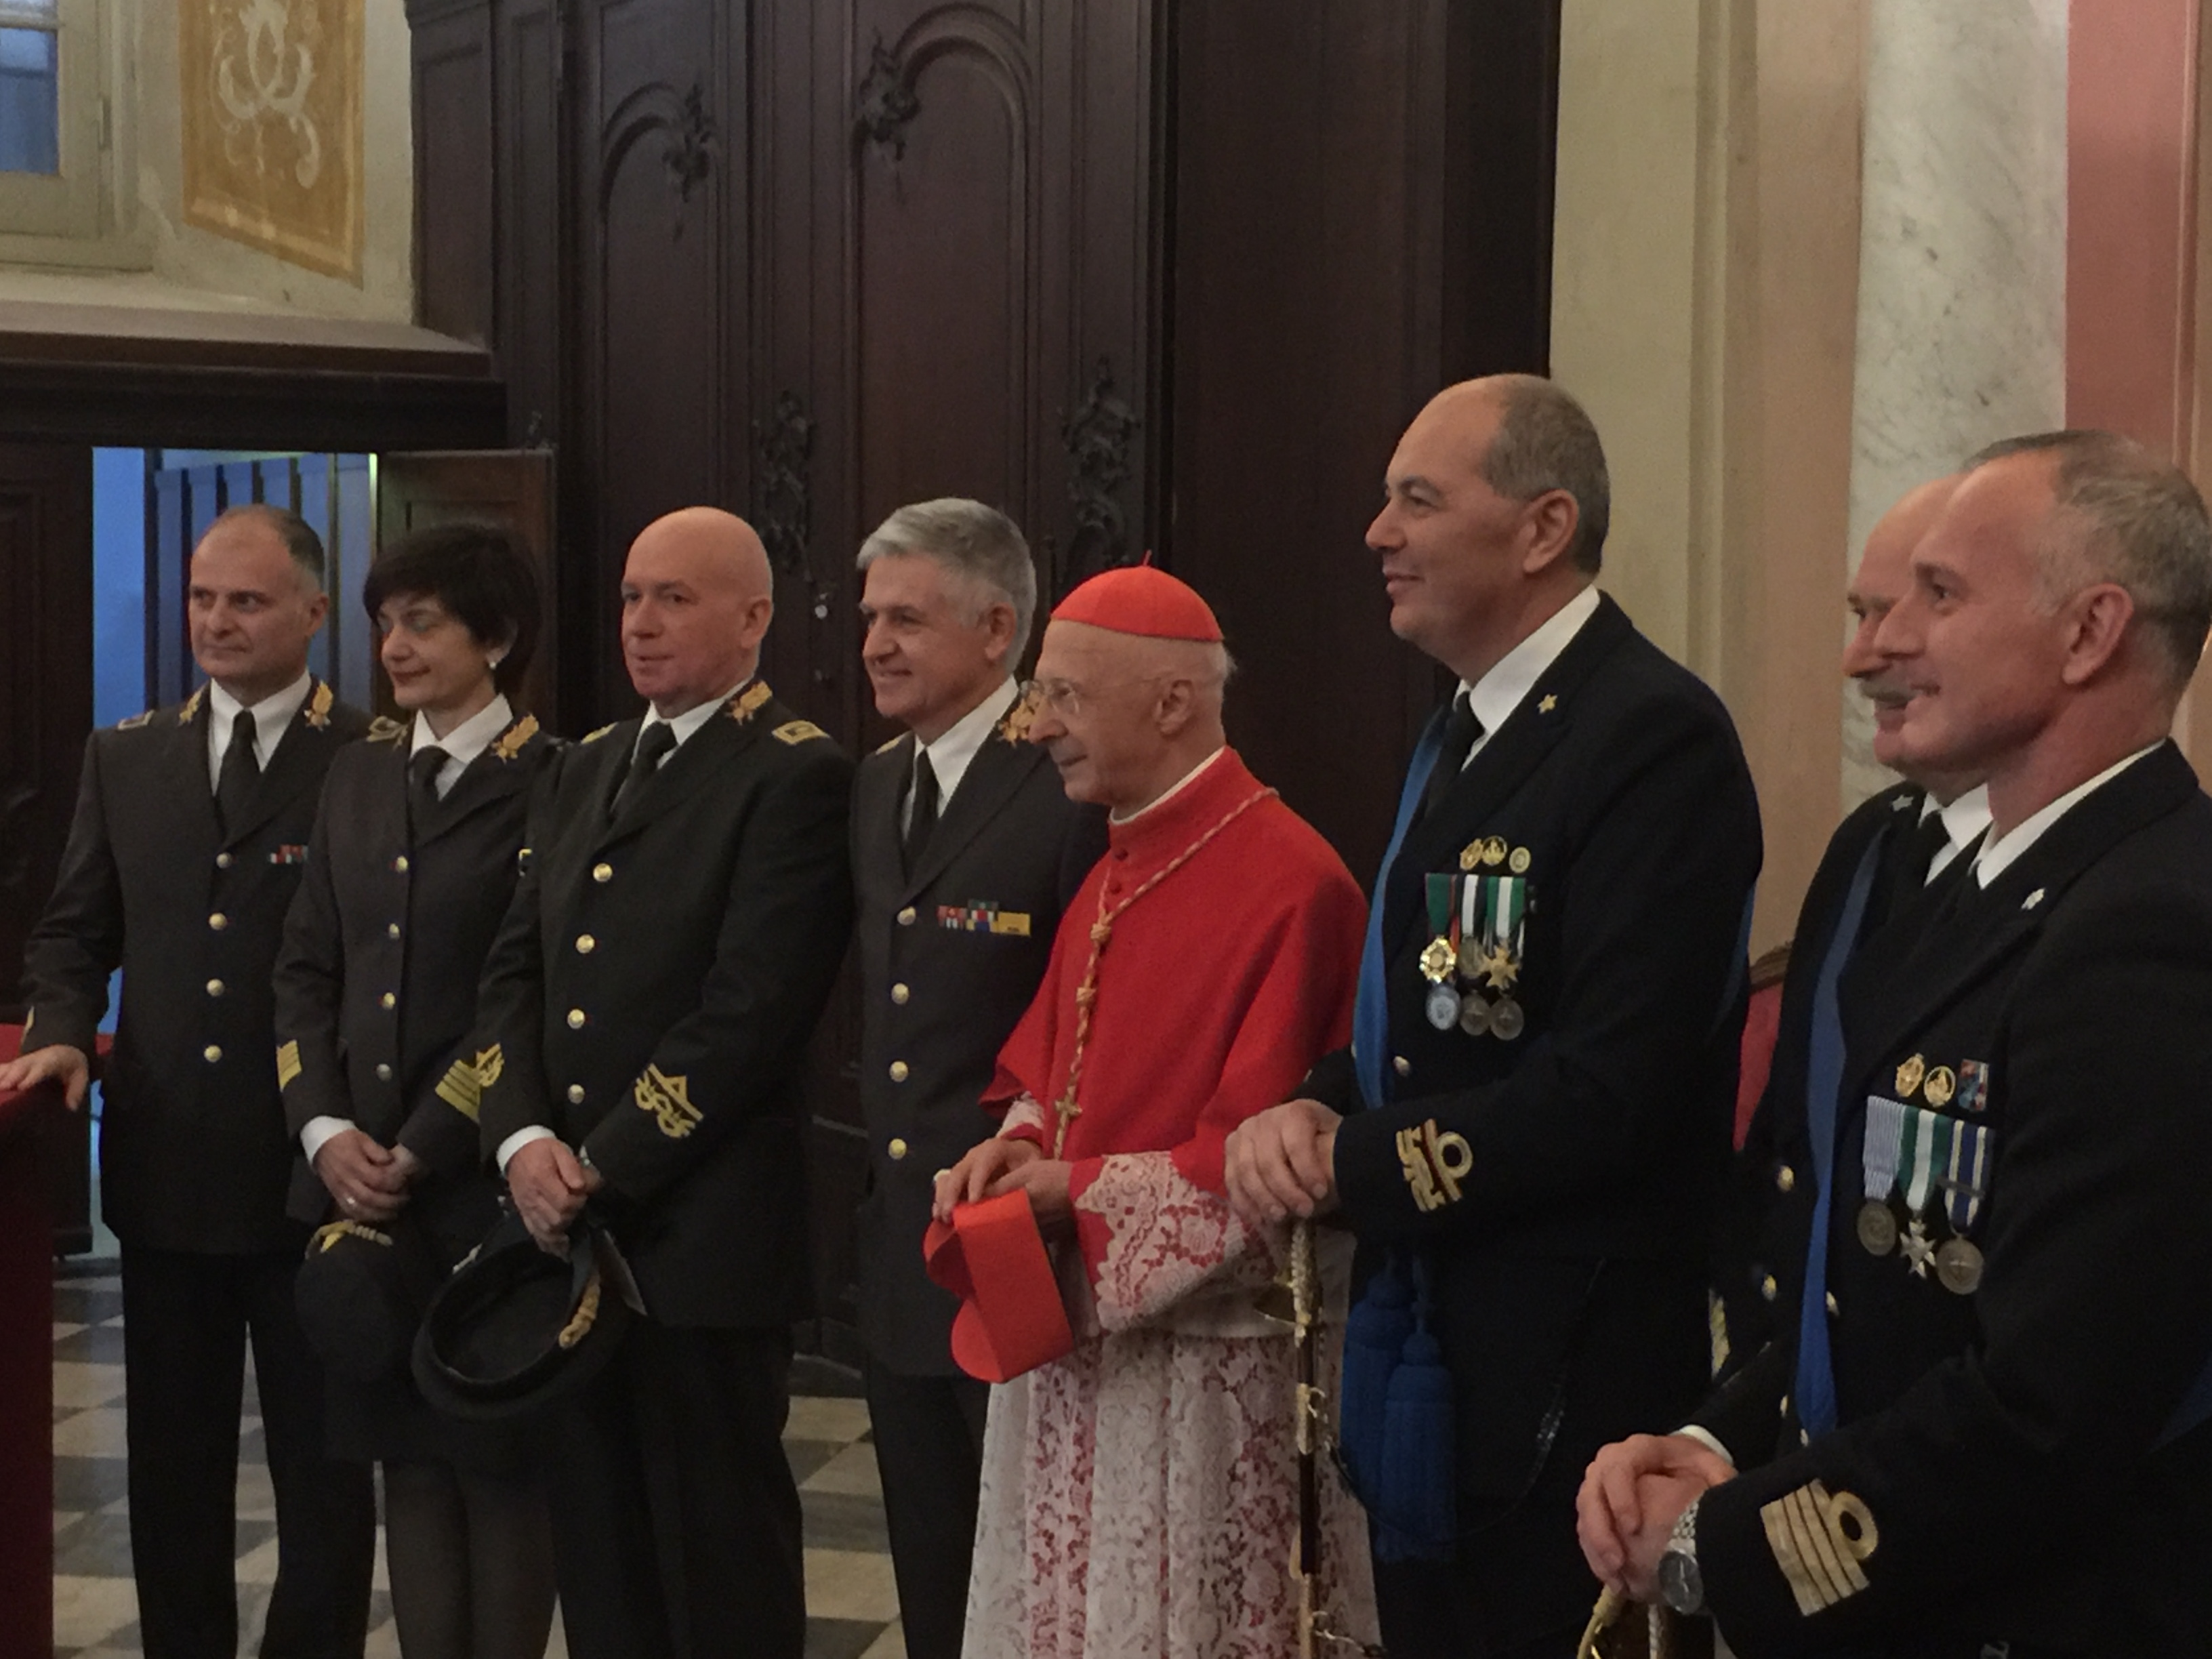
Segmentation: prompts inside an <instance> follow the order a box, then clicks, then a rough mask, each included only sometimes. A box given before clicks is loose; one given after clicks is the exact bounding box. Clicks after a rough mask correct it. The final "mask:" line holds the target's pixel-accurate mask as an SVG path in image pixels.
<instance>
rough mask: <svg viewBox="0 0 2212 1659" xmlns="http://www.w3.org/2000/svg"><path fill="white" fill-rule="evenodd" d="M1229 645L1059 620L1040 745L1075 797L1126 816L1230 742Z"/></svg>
mask: <svg viewBox="0 0 2212 1659" xmlns="http://www.w3.org/2000/svg"><path fill="white" fill-rule="evenodd" d="M1231 667H1232V665H1231V661H1230V659H1229V652H1228V649H1227V647H1225V646H1222V645H1220V644H1218V643H1209V642H1206V641H1199V640H1163V639H1154V638H1152V637H1151V636H1149V635H1139V634H1122V633H1117V632H1115V631H1114V630H1113V629H1105V628H1097V627H1094V626H1092V625H1091V623H1079V622H1054V623H1050V624H1048V626H1047V627H1046V629H1045V630H1044V645H1043V648H1042V650H1041V651H1040V653H1038V656H1037V668H1036V678H1037V684H1038V685H1039V686H1040V687H1041V688H1042V697H1041V701H1040V705H1039V707H1038V708H1037V710H1036V720H1034V722H1033V723H1032V724H1031V726H1030V738H1031V740H1032V741H1034V742H1037V743H1041V744H1044V745H1045V747H1046V748H1047V749H1048V750H1050V751H1051V754H1052V758H1053V763H1054V765H1055V766H1057V767H1058V768H1059V769H1060V784H1061V787H1064V788H1065V789H1066V791H1067V793H1068V796H1069V798H1070V799H1074V800H1081V801H1092V802H1097V803H1099V804H1102V805H1105V806H1108V807H1109V808H1111V809H1112V810H1113V811H1114V812H1115V814H1116V815H1118V816H1121V817H1127V816H1128V815H1129V814H1130V813H1132V812H1136V811H1141V810H1143V809H1144V808H1145V807H1146V806H1149V805H1151V804H1152V802H1153V801H1155V800H1157V799H1159V797H1160V796H1161V795H1163V794H1164V793H1166V792H1167V791H1168V790H1169V789H1170V788H1172V787H1175V785H1176V783H1177V782H1179V781H1181V780H1182V778H1183V777H1184V776H1186V775H1188V773H1189V772H1190V771H1191V770H1192V769H1194V767H1196V766H1197V765H1198V764H1199V763H1200V762H1201V761H1203V760H1204V759H1205V758H1206V757H1207V756H1208V755H1211V754H1212V752H1213V751H1214V750H1217V749H1218V748H1220V747H1221V745H1222V744H1223V742H1224V741H1225V738H1224V735H1223V731H1222V724H1221V702H1222V693H1223V690H1225V687H1226V686H1227V685H1228V684H1229V676H1230V673H1231Z"/></svg>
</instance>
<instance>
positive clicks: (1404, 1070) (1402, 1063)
mask: <svg viewBox="0 0 2212 1659" xmlns="http://www.w3.org/2000/svg"><path fill="white" fill-rule="evenodd" d="M1390 1063H1391V1064H1392V1065H1393V1066H1396V1067H1397V1068H1398V1075H1399V1076H1400V1077H1411V1076H1413V1061H1412V1060H1408V1059H1407V1058H1406V1057H1405V1055H1403V1054H1400V1055H1399V1056H1398V1057H1397V1058H1396V1059H1395V1060H1392V1061H1391V1062H1390Z"/></svg>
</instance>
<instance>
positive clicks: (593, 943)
mask: <svg viewBox="0 0 2212 1659" xmlns="http://www.w3.org/2000/svg"><path fill="white" fill-rule="evenodd" d="M598 949H599V940H597V939H593V938H592V936H591V935H590V934H589V933H579V934H577V935H576V954H577V955H578V956H580V957H587V956H589V955H591V954H592V951H596V950H598Z"/></svg>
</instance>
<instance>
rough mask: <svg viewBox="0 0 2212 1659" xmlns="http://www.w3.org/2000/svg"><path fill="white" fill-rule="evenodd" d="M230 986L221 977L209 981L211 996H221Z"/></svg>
mask: <svg viewBox="0 0 2212 1659" xmlns="http://www.w3.org/2000/svg"><path fill="white" fill-rule="evenodd" d="M229 988H230V987H228V986H227V985H225V984H224V983H223V982H222V981H221V980H219V979H211V980H210V981H208V987H207V991H208V994H209V995H210V996H211V997H219V996H221V995H222V994H223V993H224V992H225V991H226V990H228V989H229Z"/></svg>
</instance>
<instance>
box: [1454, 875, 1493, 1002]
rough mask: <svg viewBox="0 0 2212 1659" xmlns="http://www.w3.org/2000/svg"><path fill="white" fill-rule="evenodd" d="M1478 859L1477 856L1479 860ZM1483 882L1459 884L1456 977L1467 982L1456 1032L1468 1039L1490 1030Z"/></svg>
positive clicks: (1475, 879) (1472, 878)
mask: <svg viewBox="0 0 2212 1659" xmlns="http://www.w3.org/2000/svg"><path fill="white" fill-rule="evenodd" d="M1479 856H1480V855H1479V854H1478V857H1479ZM1482 888H1483V883H1482V878H1481V877H1480V876H1472V875H1471V876H1466V877H1463V878H1461V881H1460V884H1459V902H1458V911H1457V914H1458V916H1459V923H1458V926H1459V973H1460V977H1461V978H1462V979H1463V980H1465V981H1467V986H1466V988H1465V989H1464V990H1462V992H1461V993H1460V999H1459V1029H1460V1030H1462V1031H1464V1032H1466V1033H1467V1034H1468V1036H1482V1035H1483V1034H1484V1033H1485V1032H1486V1031H1488V1030H1490V999H1489V998H1487V997H1486V996H1484V995H1483V994H1482V987H1481V983H1480V981H1481V978H1482V933H1483V921H1482V915H1483V908H1482Z"/></svg>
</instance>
